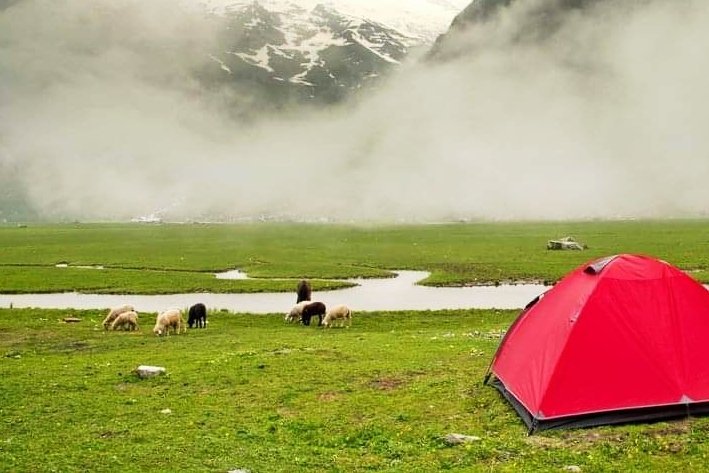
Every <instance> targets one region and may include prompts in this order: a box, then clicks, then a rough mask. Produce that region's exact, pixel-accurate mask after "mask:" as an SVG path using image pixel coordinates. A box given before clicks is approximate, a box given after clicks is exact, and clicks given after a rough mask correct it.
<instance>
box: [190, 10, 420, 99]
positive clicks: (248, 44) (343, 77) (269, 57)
mask: <svg viewBox="0 0 709 473" xmlns="http://www.w3.org/2000/svg"><path fill="white" fill-rule="evenodd" d="M219 21H221V22H222V27H221V33H220V36H219V39H218V50H215V51H213V52H212V53H211V54H210V55H209V58H210V59H211V62H212V64H211V68H210V70H209V71H208V72H207V73H206V75H205V76H203V77H206V78H207V79H208V80H209V82H211V83H221V84H222V85H224V84H226V85H231V86H233V87H235V88H236V89H238V90H239V91H240V92H242V93H243V92H246V91H248V93H249V94H250V95H251V100H253V99H254V97H256V99H257V102H263V100H266V101H267V102H270V103H275V104H279V105H282V104H285V103H289V102H293V101H303V100H305V101H313V102H316V103H332V102H337V101H339V100H341V99H343V98H344V97H346V96H348V95H350V94H351V93H352V92H354V91H356V90H358V89H361V88H366V87H367V86H368V85H369V84H370V83H372V82H373V81H375V80H376V79H377V78H379V77H380V76H383V75H385V74H387V73H388V72H389V71H390V70H391V69H392V68H393V67H394V66H397V65H399V64H400V62H401V61H402V60H403V59H404V58H405V57H406V55H407V53H408V50H409V48H410V47H411V46H414V45H416V44H417V40H416V39H415V38H411V37H408V36H406V35H403V34H401V33H399V32H398V31H396V30H394V29H391V28H388V27H385V26H384V25H381V24H379V23H376V22H373V21H369V20H365V19H360V18H355V17H351V16H348V15H344V14H341V13H339V12H338V11H336V10H333V9H331V8H329V7H325V6H323V5H318V6H316V7H315V8H313V9H312V10H306V9H303V8H301V7H299V6H297V5H293V4H284V5H283V6H281V7H280V8H277V9H276V8H271V9H267V8H266V7H265V6H263V5H261V4H260V3H259V2H251V3H246V4H239V3H234V4H232V5H230V6H229V7H227V8H225V9H224V11H223V12H220V14H219Z"/></svg>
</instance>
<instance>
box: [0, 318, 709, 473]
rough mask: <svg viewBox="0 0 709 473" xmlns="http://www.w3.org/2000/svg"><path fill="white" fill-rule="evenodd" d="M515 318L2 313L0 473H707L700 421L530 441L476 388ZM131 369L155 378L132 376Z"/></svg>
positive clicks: (501, 405)
mask: <svg viewBox="0 0 709 473" xmlns="http://www.w3.org/2000/svg"><path fill="white" fill-rule="evenodd" d="M67 315H73V316H76V317H79V318H80V319H81V322H79V323H76V324H65V323H62V322H61V319H63V318H64V317H66V316H67ZM514 315H515V313H514V312H509V311H502V312H500V311H443V312H412V313H406V312H401V313H367V314H356V315H355V319H354V324H353V327H352V328H351V329H331V330H323V329H319V328H317V327H303V326H300V325H287V324H284V323H283V320H282V319H281V316H280V315H273V316H254V315H245V314H231V313H226V312H217V313H211V314H210V315H209V320H210V324H209V328H208V329H205V330H191V331H189V332H188V333H187V334H185V335H180V336H171V337H169V338H161V339H159V338H156V337H154V336H153V335H152V334H151V333H149V332H150V328H151V327H152V322H153V320H154V319H153V316H150V315H148V314H144V315H143V316H142V317H143V319H142V325H143V327H142V331H141V332H132V333H131V332H104V331H103V330H102V328H101V327H100V322H101V319H102V317H103V313H98V312H94V311H86V312H67V311H47V310H42V311H38V310H30V309H26V310H25V309H23V310H9V309H2V310H0V355H2V357H1V358H0V377H1V379H2V382H1V383H0V397H1V398H2V400H3V402H2V405H1V407H0V419H1V421H0V470H2V471H32V472H44V471H166V472H167V471H221V472H226V471H229V470H233V469H237V468H242V469H247V470H249V471H251V472H253V473H256V472H299V471H302V472H306V471H307V472H313V471H323V472H329V471H340V472H354V471H391V472H432V471H461V472H462V471H466V472H469V471H509V472H517V471H529V472H533V471H535V472H536V471H565V470H564V469H565V468H567V467H572V466H577V467H580V468H581V469H582V471H593V472H598V471H607V472H617V471H705V468H706V464H707V455H708V454H709V443H707V442H706V437H707V434H709V421H708V420H707V419H691V420H689V421H678V422H661V423H655V424H649V425H636V426H622V427H602V428H594V429H584V430H572V431H556V432H544V433H541V434H537V435H534V436H528V435H527V431H526V428H525V426H524V425H523V424H522V422H521V421H520V420H519V419H518V418H517V416H516V414H514V412H513V411H512V409H511V408H510V407H509V406H508V405H507V404H506V403H505V402H504V401H503V400H502V399H501V397H500V396H499V395H498V394H497V391H495V390H494V389H493V388H491V387H487V386H482V385H481V379H482V377H483V375H484V373H485V370H486V368H487V365H488V363H489V361H490V358H491V356H492V354H493V352H494V350H495V349H496V346H497V344H498V343H499V337H500V332H501V331H502V330H504V329H506V327H507V326H508V324H509V323H510V321H511V320H512V319H513V317H514ZM141 364H150V365H158V366H163V367H165V368H166V369H167V372H168V374H167V376H162V377H158V378H152V379H144V380H141V379H139V378H138V377H137V376H136V375H134V374H133V373H132V371H133V370H134V369H135V368H136V367H137V366H138V365H141ZM166 409H169V411H167V410H166ZM449 433H462V434H467V435H471V436H475V437H479V440H477V441H473V442H471V443H469V444H465V445H459V446H448V445H447V444H446V443H445V442H443V441H442V440H441V437H443V436H445V435H446V434H449Z"/></svg>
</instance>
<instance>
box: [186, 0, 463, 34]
mask: <svg viewBox="0 0 709 473" xmlns="http://www.w3.org/2000/svg"><path fill="white" fill-rule="evenodd" d="M234 1H235V0H183V2H191V3H192V4H195V2H199V3H198V5H200V8H203V9H207V10H210V11H213V12H218V11H224V10H225V9H226V8H228V7H229V6H230V5H233V4H234ZM258 1H259V3H260V4H261V5H262V6H264V7H265V8H267V9H268V10H271V11H277V10H279V9H282V8H287V7H288V6H289V5H291V6H297V7H300V8H302V9H305V10H312V9H314V8H315V7H317V6H318V5H319V4H321V5H323V6H325V7H328V8H330V9H332V10H336V11H338V12H340V13H342V14H344V15H348V16H352V17H357V18H366V19H368V20H370V21H374V22H377V23H380V24H382V25H386V26H387V27H389V28H393V29H395V30H397V31H399V32H401V33H402V34H404V35H406V36H409V37H413V38H419V39H420V40H421V41H422V42H423V43H425V44H431V43H433V41H435V39H436V37H437V36H438V35H439V34H441V33H442V32H444V31H446V29H448V27H449V26H450V22H451V20H452V19H453V17H454V16H455V15H457V14H458V13H460V11H461V10H462V9H463V8H464V7H465V6H466V5H467V4H468V3H469V0H405V1H402V0H258ZM241 3H243V2H241Z"/></svg>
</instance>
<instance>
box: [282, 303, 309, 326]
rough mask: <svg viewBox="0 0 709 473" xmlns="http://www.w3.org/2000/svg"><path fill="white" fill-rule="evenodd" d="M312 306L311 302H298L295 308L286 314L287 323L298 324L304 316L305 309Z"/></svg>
mask: <svg viewBox="0 0 709 473" xmlns="http://www.w3.org/2000/svg"><path fill="white" fill-rule="evenodd" d="M308 304H310V301H301V302H298V303H297V304H296V305H294V306H293V308H292V309H291V310H290V312H288V313H287V314H286V317H285V320H286V322H298V321H299V320H300V319H301V317H302V316H303V307H305V306H306V305H308Z"/></svg>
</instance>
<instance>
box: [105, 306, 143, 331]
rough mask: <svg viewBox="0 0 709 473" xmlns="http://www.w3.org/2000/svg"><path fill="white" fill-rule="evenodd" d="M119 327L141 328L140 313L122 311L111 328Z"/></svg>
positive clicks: (116, 328)
mask: <svg viewBox="0 0 709 473" xmlns="http://www.w3.org/2000/svg"><path fill="white" fill-rule="evenodd" d="M119 328H122V329H124V330H125V329H126V328H128V330H140V326H139V325H138V313H137V312H135V311H132V310H130V311H128V312H121V313H120V314H118V317H116V319H115V320H114V321H113V323H112V324H111V330H118V329H119Z"/></svg>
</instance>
